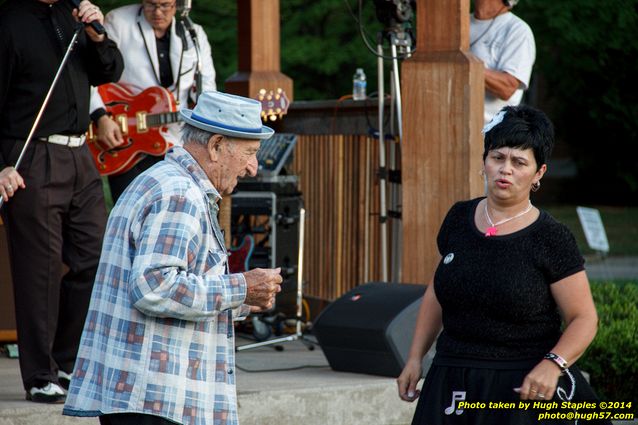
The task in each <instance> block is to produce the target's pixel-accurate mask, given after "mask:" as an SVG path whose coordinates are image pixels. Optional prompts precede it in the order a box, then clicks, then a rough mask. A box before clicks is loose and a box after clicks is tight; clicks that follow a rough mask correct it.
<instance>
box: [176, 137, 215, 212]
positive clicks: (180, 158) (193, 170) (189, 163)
mask: <svg viewBox="0 0 638 425" xmlns="http://www.w3.org/2000/svg"><path fill="white" fill-rule="evenodd" d="M166 159H167V160H168V161H173V162H175V163H177V164H178V165H179V166H180V167H181V168H183V169H184V170H186V172H187V173H188V174H190V176H191V178H192V179H193V180H194V181H195V183H196V184H197V186H198V187H199V188H200V189H201V190H202V191H203V192H204V193H206V196H208V199H209V200H210V201H212V203H213V204H215V206H217V202H218V201H219V200H220V199H222V197H221V195H220V194H219V192H218V191H217V189H215V186H213V183H211V181H210V179H209V178H208V176H207V175H206V173H205V172H204V170H203V169H202V167H201V166H200V165H199V164H198V163H197V161H196V160H195V158H193V157H192V155H191V154H190V153H189V152H188V151H187V150H186V149H184V148H183V147H181V146H173V147H172V148H171V149H170V150H169V151H168V152H167V153H166Z"/></svg>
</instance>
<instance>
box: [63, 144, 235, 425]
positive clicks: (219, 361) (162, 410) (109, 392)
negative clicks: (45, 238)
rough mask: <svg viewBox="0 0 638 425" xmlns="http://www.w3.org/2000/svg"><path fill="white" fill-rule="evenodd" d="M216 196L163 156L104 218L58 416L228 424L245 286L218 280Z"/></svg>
mask: <svg viewBox="0 0 638 425" xmlns="http://www.w3.org/2000/svg"><path fill="white" fill-rule="evenodd" d="M219 198H220V196H219V193H218V192H217V191H216V190H215V188H214V187H213V185H212V184H211V182H210V180H209V179H208V177H207V176H206V174H205V173H204V171H203V170H202V169H201V167H200V166H199V165H198V164H197V162H196V161H195V160H194V159H193V157H192V156H190V154H189V153H188V152H187V151H186V150H185V149H183V148H181V147H174V148H173V149H172V150H171V151H170V152H169V153H168V154H167V155H166V159H165V160H164V161H162V162H160V163H159V164H157V165H155V166H154V167H153V168H151V169H150V170H148V171H147V172H145V173H144V174H142V175H141V176H139V177H138V178H137V179H135V180H134V181H133V183H132V184H131V185H130V186H129V188H128V189H127V190H126V191H125V192H124V194H123V195H122V197H121V199H120V201H119V202H118V203H117V204H116V205H115V207H114V209H113V211H112V212H111V215H110V217H109V221H108V225H107V229H106V234H105V237H104V244H103V247H102V256H101V258H100V265H99V268H98V272H97V276H96V280H95V285H94V288H93V294H92V297H91V304H90V306H89V311H88V314H87V318H86V323H85V325H84V331H83V334H82V340H81V342H80V349H79V352H78V357H77V360H76V363H75V369H74V371H73V378H72V380H71V386H70V388H69V392H68V396H67V400H66V405H65V406H64V414H65V415H71V416H98V415H101V414H106V413H124V412H128V413H144V414H151V415H158V416H162V417H164V418H167V419H169V420H172V421H175V422H177V423H180V424H214V425H222V424H237V423H238V418H237V396H236V390H235V374H234V370H235V365H234V353H235V346H234V335H233V323H232V322H233V318H234V319H241V318H243V317H245V316H246V315H247V314H248V306H246V305H245V304H243V301H244V299H245V296H246V281H245V279H244V276H243V275H242V274H229V273H228V269H227V253H226V249H225V247H224V242H223V236H222V234H221V231H220V228H219V224H218V222H217V217H216V215H217V202H216V201H217V200H218V199H219Z"/></svg>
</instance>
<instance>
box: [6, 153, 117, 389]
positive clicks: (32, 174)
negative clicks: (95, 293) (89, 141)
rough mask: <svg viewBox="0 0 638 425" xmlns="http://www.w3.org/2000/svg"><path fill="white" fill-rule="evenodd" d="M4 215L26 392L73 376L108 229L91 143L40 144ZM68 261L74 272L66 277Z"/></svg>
mask: <svg viewBox="0 0 638 425" xmlns="http://www.w3.org/2000/svg"><path fill="white" fill-rule="evenodd" d="M18 172H20V174H21V175H22V177H23V178H24V180H25V184H26V188H25V189H21V190H18V191H17V192H16V194H15V196H14V197H12V198H11V199H10V200H9V202H7V203H6V204H5V205H4V207H3V209H2V213H3V214H4V216H3V217H4V221H5V224H6V225H7V242H8V246H9V259H10V263H11V272H12V276H13V288H14V295H15V309H16V325H17V331H18V349H19V355H20V371H21V373H22V380H23V383H24V387H25V389H27V390H28V389H29V388H31V387H34V386H38V387H39V386H41V385H42V384H44V383H46V382H47V381H51V382H57V371H58V368H59V369H62V370H64V371H65V372H71V371H72V370H73V365H74V363H75V357H76V355H77V350H78V345H79V341H80V336H81V333H82V329H83V327H84V319H85V317H86V312H87V309H88V305H89V300H90V297H91V290H92V288H93V281H94V279H95V272H96V270H97V265H98V261H99V256H100V250H101V245H102V237H103V235H104V228H105V224H106V208H105V206H104V195H103V192H102V184H101V180H100V177H99V174H98V172H97V169H96V168H95V165H94V164H93V160H92V159H91V155H90V153H89V149H88V147H87V146H86V145H83V146H81V147H78V148H68V147H66V146H60V145H54V144H51V143H46V142H41V141H33V142H32V144H31V145H30V146H29V149H28V151H27V152H26V154H25V157H24V160H23V163H22V164H21V166H20V168H19V169H18ZM63 263H64V264H65V265H66V267H67V268H68V271H67V272H66V273H65V274H64V275H63V270H66V269H64V268H63Z"/></svg>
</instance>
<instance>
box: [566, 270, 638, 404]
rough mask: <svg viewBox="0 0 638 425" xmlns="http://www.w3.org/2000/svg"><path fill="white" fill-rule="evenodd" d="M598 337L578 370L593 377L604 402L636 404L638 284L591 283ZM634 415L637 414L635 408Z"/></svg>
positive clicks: (581, 360)
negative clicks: (597, 321) (596, 316)
mask: <svg viewBox="0 0 638 425" xmlns="http://www.w3.org/2000/svg"><path fill="white" fill-rule="evenodd" d="M591 290H592V295H593V297H594V302H595V303H596V310H597V311H598V319H599V324H598V333H597V334H596V338H594V341H593V342H592V343H591V345H590V346H589V348H588V349H587V351H586V352H585V354H584V355H583V357H582V358H581V359H579V360H578V363H577V365H578V367H580V368H581V369H583V370H585V371H587V372H588V373H589V374H590V376H591V384H592V386H593V387H594V389H595V390H596V391H597V392H598V393H599V396H600V397H601V400H613V401H634V403H635V402H636V401H638V400H636V396H637V395H638V379H637V378H638V337H637V336H636V335H638V284H637V283H636V282H625V283H622V282H605V283H592V285H591ZM632 407H633V409H632V411H634V412H636V411H638V407H637V406H635V405H634V406H632Z"/></svg>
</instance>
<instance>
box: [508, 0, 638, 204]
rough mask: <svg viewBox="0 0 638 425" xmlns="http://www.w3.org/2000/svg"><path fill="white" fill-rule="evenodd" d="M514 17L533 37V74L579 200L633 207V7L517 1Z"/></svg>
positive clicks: (614, 2) (637, 108) (636, 45)
mask: <svg viewBox="0 0 638 425" xmlns="http://www.w3.org/2000/svg"><path fill="white" fill-rule="evenodd" d="M516 13H517V14H519V15H520V16H521V17H522V18H523V19H525V20H526V21H527V22H528V23H529V24H530V26H531V27H532V29H533V31H534V35H535V37H536V44H537V47H538V52H537V61H536V67H535V73H537V75H539V76H540V77H541V78H542V79H543V80H544V81H545V82H546V85H545V87H544V91H545V93H544V94H545V96H546V97H547V99H548V100H549V102H550V105H551V114H552V117H553V118H554V122H555V124H556V127H557V135H558V137H559V138H560V139H562V140H564V141H566V142H567V143H568V144H569V145H570V146H571V151H572V153H573V154H574V156H575V159H576V161H577V165H578V168H579V173H580V175H579V182H580V183H581V184H582V187H584V188H586V190H584V191H583V192H584V193H583V195H585V196H586V194H587V193H590V194H595V196H596V197H597V200H598V201H599V202H621V203H625V204H626V203H628V202H632V201H631V199H633V200H634V201H633V203H635V202H636V199H638V197H637V196H636V195H638V157H637V156H636V155H632V154H629V152H633V151H634V149H635V144H636V143H637V142H638V90H636V88H635V85H636V78H637V77H638V37H637V32H638V0H607V1H605V2H600V1H596V0H578V1H568V2H567V1H560V2H556V1H553V0H524V1H522V2H521V3H520V4H519V6H517V8H516ZM619 195H620V196H619Z"/></svg>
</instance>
